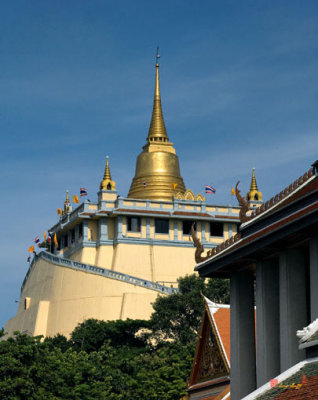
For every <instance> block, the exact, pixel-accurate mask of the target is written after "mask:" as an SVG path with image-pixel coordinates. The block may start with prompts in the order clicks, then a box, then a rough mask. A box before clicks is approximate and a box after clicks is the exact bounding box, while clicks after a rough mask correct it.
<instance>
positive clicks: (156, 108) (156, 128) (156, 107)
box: [147, 47, 169, 142]
mask: <svg viewBox="0 0 318 400" xmlns="http://www.w3.org/2000/svg"><path fill="white" fill-rule="evenodd" d="M159 58H160V55H159V47H157V54H156V83H155V95H154V100H153V109H152V117H151V122H150V127H149V132H148V137H147V141H148V142H168V141H169V138H168V135H167V131H166V126H165V122H164V120H163V115H162V108H161V96H160V85H159V62H158V61H159Z"/></svg>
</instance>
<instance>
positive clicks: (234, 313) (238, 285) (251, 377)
mask: <svg viewBox="0 0 318 400" xmlns="http://www.w3.org/2000/svg"><path fill="white" fill-rule="evenodd" d="M230 299H231V301H230V302H231V400H240V399H242V397H244V396H246V395H247V394H249V393H251V392H252V391H253V390H255V389H256V373H255V370H256V365H255V318H254V278H253V274H252V273H250V272H244V271H242V272H236V273H234V274H233V275H232V276H231V298H230Z"/></svg>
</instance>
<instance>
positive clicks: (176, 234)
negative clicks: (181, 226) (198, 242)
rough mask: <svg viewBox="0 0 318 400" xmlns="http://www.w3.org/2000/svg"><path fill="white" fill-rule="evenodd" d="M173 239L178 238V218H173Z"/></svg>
mask: <svg viewBox="0 0 318 400" xmlns="http://www.w3.org/2000/svg"><path fill="white" fill-rule="evenodd" d="M174 240H178V220H177V219H175V220H174Z"/></svg>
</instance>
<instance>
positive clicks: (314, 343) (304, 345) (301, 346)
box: [298, 339, 318, 350]
mask: <svg viewBox="0 0 318 400" xmlns="http://www.w3.org/2000/svg"><path fill="white" fill-rule="evenodd" d="M316 345H318V339H317V340H313V341H311V342H305V343H301V344H300V345H299V347H298V348H299V350H303V349H306V348H307V347H313V346H316Z"/></svg>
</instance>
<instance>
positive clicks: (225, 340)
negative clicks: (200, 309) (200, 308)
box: [212, 308, 231, 363]
mask: <svg viewBox="0 0 318 400" xmlns="http://www.w3.org/2000/svg"><path fill="white" fill-rule="evenodd" d="M212 317H213V319H214V322H215V326H216V328H217V330H218V332H219V336H220V340H221V343H222V344H223V347H224V350H225V353H226V356H227V359H228V360H229V363H231V355H230V308H219V309H218V310H217V311H216V312H215V313H214V314H213V315H212Z"/></svg>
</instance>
